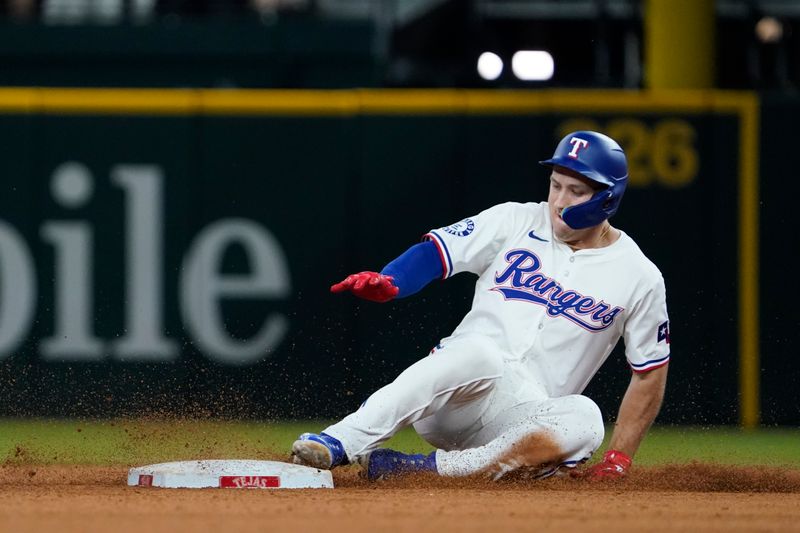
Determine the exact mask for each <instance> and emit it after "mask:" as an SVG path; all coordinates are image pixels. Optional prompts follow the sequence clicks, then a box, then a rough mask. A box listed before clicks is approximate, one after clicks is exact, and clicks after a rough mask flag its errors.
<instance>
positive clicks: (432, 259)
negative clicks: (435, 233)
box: [381, 241, 444, 298]
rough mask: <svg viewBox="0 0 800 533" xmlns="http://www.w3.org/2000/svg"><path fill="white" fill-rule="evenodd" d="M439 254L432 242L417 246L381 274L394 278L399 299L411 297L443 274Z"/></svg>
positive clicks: (385, 268) (407, 251)
mask: <svg viewBox="0 0 800 533" xmlns="http://www.w3.org/2000/svg"><path fill="white" fill-rule="evenodd" d="M443 272H444V271H443V269H442V262H441V260H440V259H439V252H438V251H437V250H436V245H435V244H433V243H432V242H430V241H428V242H423V243H419V244H415V245H414V246H412V247H411V248H409V249H408V250H406V251H405V252H404V253H403V254H402V255H401V256H400V257H398V258H397V259H395V260H394V261H392V262H391V263H389V264H388V265H386V266H385V267H384V268H383V270H382V271H381V274H384V275H386V276H392V278H393V282H394V285H395V286H396V287H398V288H399V289H400V293H399V294H398V295H397V297H398V298H404V297H406V296H411V295H412V294H414V293H416V292H419V291H420V290H421V289H422V288H423V287H425V285H427V284H428V283H430V282H431V281H433V280H435V279H439V278H441V277H442V274H443Z"/></svg>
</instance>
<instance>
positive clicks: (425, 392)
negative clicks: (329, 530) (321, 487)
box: [292, 336, 503, 468]
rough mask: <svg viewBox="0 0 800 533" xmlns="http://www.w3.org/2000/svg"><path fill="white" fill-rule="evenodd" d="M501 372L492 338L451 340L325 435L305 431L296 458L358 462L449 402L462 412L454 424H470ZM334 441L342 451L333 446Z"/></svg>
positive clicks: (327, 463)
mask: <svg viewBox="0 0 800 533" xmlns="http://www.w3.org/2000/svg"><path fill="white" fill-rule="evenodd" d="M502 375H503V357H502V355H501V352H500V350H499V349H498V348H497V346H496V345H495V344H494V343H493V342H492V341H490V340H489V339H487V338H485V337H482V336H469V337H464V338H458V339H449V340H448V341H447V342H446V343H445V344H444V346H443V347H442V348H441V349H437V350H436V352H435V353H433V354H432V355H429V356H427V357H425V358H423V359H421V360H419V361H417V362H416V363H414V364H413V365H411V366H410V367H408V368H407V369H406V370H405V371H403V372H402V373H401V374H400V375H399V376H398V377H397V379H395V380H394V381H393V382H392V383H390V384H388V385H386V386H385V387H383V388H381V389H379V390H378V391H376V392H375V393H374V394H372V395H371V396H370V397H369V398H367V401H366V402H364V404H362V406H361V407H360V408H359V409H358V410H357V411H356V412H354V413H352V414H350V415H348V416H347V417H345V418H344V419H343V420H342V421H341V422H338V423H337V424H334V425H332V426H330V427H328V428H326V429H325V430H324V431H323V435H322V436H319V435H311V436H307V435H304V436H301V438H300V440H298V441H296V442H295V444H294V445H293V447H292V451H293V453H294V454H295V459H296V461H298V462H301V463H303V464H309V465H312V466H316V467H317V468H328V467H330V466H336V464H337V462H339V463H340V462H342V461H355V460H357V459H358V458H359V457H361V456H363V455H365V454H367V453H369V452H370V451H372V450H374V449H375V448H377V447H378V446H379V445H380V444H381V443H382V442H385V441H386V440H388V439H389V438H391V437H392V435H394V434H395V433H396V432H397V431H399V430H400V429H402V428H404V427H406V426H409V425H411V424H413V423H414V422H417V421H419V420H421V419H423V418H425V417H428V416H431V415H433V414H434V413H436V412H437V410H439V409H442V408H443V407H445V406H449V407H450V408H454V410H455V411H456V412H457V414H458V416H457V417H455V418H453V419H452V421H451V423H452V424H454V425H458V424H461V425H462V426H463V427H464V428H468V427H469V426H472V425H474V424H475V421H476V420H478V419H480V417H481V415H482V414H483V412H484V411H485V410H486V409H487V407H488V405H489V404H490V401H489V399H490V397H491V394H492V391H493V390H494V388H495V383H496V381H497V380H498V379H499V378H500V377H501V376H502ZM326 437H327V438H328V439H329V440H326ZM309 439H310V442H309ZM337 443H340V444H337ZM332 446H333V447H334V448H335V447H336V446H341V450H336V449H334V450H331V449H330V448H331V447H332ZM340 452H341V453H340ZM342 457H344V458H342ZM337 459H338V461H337Z"/></svg>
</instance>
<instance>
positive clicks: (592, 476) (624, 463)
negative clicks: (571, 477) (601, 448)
mask: <svg viewBox="0 0 800 533" xmlns="http://www.w3.org/2000/svg"><path fill="white" fill-rule="evenodd" d="M632 463H633V461H632V459H631V458H630V457H629V456H628V455H627V454H625V453H624V452H621V451H619V450H608V451H607V452H606V453H605V454H603V460H602V461H600V462H599V463H597V464H595V465H592V466H590V467H589V468H587V469H586V470H584V471H583V472H581V473H580V474H578V477H581V478H584V479H588V480H607V479H622V478H624V477H625V476H626V475H627V474H628V471H629V470H630V468H631V464H632Z"/></svg>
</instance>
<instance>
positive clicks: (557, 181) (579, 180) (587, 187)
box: [547, 167, 595, 242]
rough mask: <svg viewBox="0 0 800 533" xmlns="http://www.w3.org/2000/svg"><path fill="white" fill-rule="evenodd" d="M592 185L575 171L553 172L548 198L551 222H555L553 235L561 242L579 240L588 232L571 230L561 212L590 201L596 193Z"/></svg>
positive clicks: (561, 169) (555, 168) (559, 169)
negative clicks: (566, 208)
mask: <svg viewBox="0 0 800 533" xmlns="http://www.w3.org/2000/svg"><path fill="white" fill-rule="evenodd" d="M591 183H592V182H591V181H590V180H589V179H587V178H584V177H583V176H581V175H580V174H578V173H577V172H575V171H573V170H570V169H567V168H563V167H554V168H553V172H552V174H550V193H549V194H548V196H547V203H548V204H549V207H550V220H552V221H553V233H554V234H555V236H556V237H557V238H558V239H559V240H561V241H564V242H570V241H573V240H575V239H576V238H579V237H580V236H581V234H582V233H584V232H585V231H586V230H575V229H572V228H570V227H569V226H568V225H567V223H566V222H564V220H563V219H562V218H561V212H562V211H563V210H564V208H565V207H570V206H573V205H578V204H582V203H583V202H586V201H588V200H590V199H591V197H592V196H593V195H594V193H595V189H594V188H593V187H592V185H591Z"/></svg>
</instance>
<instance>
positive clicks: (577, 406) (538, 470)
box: [436, 395, 605, 479]
mask: <svg viewBox="0 0 800 533" xmlns="http://www.w3.org/2000/svg"><path fill="white" fill-rule="evenodd" d="M604 432H605V430H604V427H603V419H602V416H601V414H600V409H599V408H598V407H597V404H595V403H594V402H593V401H592V400H591V399H589V398H587V397H586V396H580V395H572V396H564V397H561V398H551V399H548V400H545V401H542V402H529V403H526V404H522V405H519V406H516V407H514V408H513V409H510V410H508V411H506V412H505V413H501V414H500V415H498V417H496V418H495V419H494V420H493V421H492V422H490V423H489V424H487V425H486V426H484V428H483V429H482V430H481V431H479V432H478V433H476V434H475V435H473V436H471V437H470V438H468V439H467V440H466V441H465V443H464V445H465V448H464V449H462V450H453V451H445V450H441V449H440V450H437V451H436V465H437V471H438V472H439V474H440V475H443V476H451V477H458V476H467V475H472V474H477V473H487V474H489V475H491V476H493V477H494V478H495V479H497V478H499V477H501V476H503V475H504V474H506V473H507V472H510V471H513V470H516V469H518V468H523V467H525V468H527V469H531V470H533V473H534V475H536V476H538V477H545V476H547V475H550V474H552V473H555V472H556V470H557V469H558V468H559V467H574V466H575V465H577V464H579V463H581V462H583V461H585V460H586V459H588V458H589V457H590V456H591V455H592V453H594V452H595V451H596V450H597V448H598V447H599V446H600V444H601V443H602V441H603V435H604Z"/></svg>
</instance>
